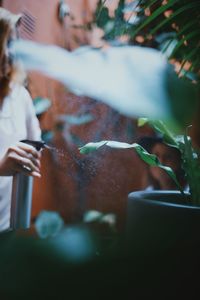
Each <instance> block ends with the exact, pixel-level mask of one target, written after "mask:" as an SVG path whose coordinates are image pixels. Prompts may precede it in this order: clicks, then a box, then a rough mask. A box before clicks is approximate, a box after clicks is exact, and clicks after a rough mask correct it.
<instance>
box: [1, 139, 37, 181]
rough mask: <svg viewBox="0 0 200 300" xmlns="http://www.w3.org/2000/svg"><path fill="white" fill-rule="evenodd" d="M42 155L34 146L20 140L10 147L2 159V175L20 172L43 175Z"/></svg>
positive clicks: (35, 175)
mask: <svg viewBox="0 0 200 300" xmlns="http://www.w3.org/2000/svg"><path fill="white" fill-rule="evenodd" d="M40 157H41V153H40V152H39V151H37V150H36V149H35V148H34V147H33V146H31V145H28V144H25V143H22V142H18V143H17V144H15V145H14V146H11V147H9V148H8V150H7V152H6V154H5V155H4V157H3V158H2V159H1V160H0V176H12V175H14V174H16V173H18V172H19V173H23V174H25V175H29V176H34V177H41V174H40Z"/></svg>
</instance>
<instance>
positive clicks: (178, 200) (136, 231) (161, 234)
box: [126, 191, 200, 256]
mask: <svg viewBox="0 0 200 300" xmlns="http://www.w3.org/2000/svg"><path fill="white" fill-rule="evenodd" d="M188 198H189V194H188ZM187 203H188V199H186V198H183V197H182V195H181V193H180V192H178V191H152V192H147V191H138V192H132V193H130V194H129V195H128V211H127V227H126V238H127V244H128V249H129V250H130V251H133V250H134V252H137V251H138V253H143V254H145V255H146V254H148V253H157V254H163V253H174V252H177V251H180V253H182V254H183V256H184V254H187V255H188V254H189V253H190V254H191V255H195V252H198V253H200V252H199V246H200V207H197V206H192V205H191V204H187ZM198 255H199V254H198Z"/></svg>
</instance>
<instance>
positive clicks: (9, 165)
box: [0, 8, 41, 231]
mask: <svg viewBox="0 0 200 300" xmlns="http://www.w3.org/2000/svg"><path fill="white" fill-rule="evenodd" d="M20 17H21V16H20V15H14V14H12V13H10V12H9V11H7V10H5V9H3V8H0V176H1V177H0V231H2V230H5V229H8V228H9V226H10V206H11V191H12V179H13V175H14V174H16V173H17V172H21V173H23V174H26V175H28V176H35V177H40V176H41V175H40V153H39V152H38V151H36V149H35V148H34V147H32V146H31V145H27V144H25V143H22V142H20V140H23V139H31V140H40V139H41V131H40V127H39V122H38V119H37V117H36V115H35V110H34V106H33V102H32V99H31V97H30V95H29V93H28V91H27V90H26V89H25V88H24V87H23V85H22V82H21V83H20V81H21V79H22V78H21V75H22V73H21V71H20V70H19V68H18V67H17V65H16V64H15V63H14V61H13V59H12V55H11V53H10V51H9V45H10V42H11V41H12V40H13V39H16V38H17V30H18V25H19V21H20Z"/></svg>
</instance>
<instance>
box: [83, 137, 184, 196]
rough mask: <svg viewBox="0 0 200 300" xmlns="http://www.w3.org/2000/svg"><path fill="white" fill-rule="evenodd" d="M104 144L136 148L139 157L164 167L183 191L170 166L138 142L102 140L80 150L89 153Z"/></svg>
mask: <svg viewBox="0 0 200 300" xmlns="http://www.w3.org/2000/svg"><path fill="white" fill-rule="evenodd" d="M103 146H108V147H110V148H114V149H134V150H135V151H136V153H137V154H138V155H139V157H140V158H141V159H142V160H143V161H144V162H146V163H147V164H148V165H150V166H154V167H159V168H161V169H163V170H164V171H165V172H166V173H167V174H168V175H169V176H170V177H171V178H172V180H173V181H174V182H175V183H176V185H177V187H178V189H179V190H180V191H181V192H182V193H183V189H182V188H181V186H180V184H179V182H178V180H177V178H176V175H175V173H174V171H173V170H172V169H171V168H170V167H168V166H164V165H162V164H161V163H160V161H159V160H158V158H157V157H156V155H154V154H150V153H148V152H147V151H146V150H145V149H144V148H143V147H141V146H140V145H139V144H137V143H133V144H128V143H122V142H117V141H101V142H97V143H88V144H86V145H84V146H83V147H80V148H79V150H80V153H82V154H88V153H91V152H93V151H96V150H98V149H99V148H101V147H103Z"/></svg>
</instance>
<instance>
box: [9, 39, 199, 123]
mask: <svg viewBox="0 0 200 300" xmlns="http://www.w3.org/2000/svg"><path fill="white" fill-rule="evenodd" d="M14 45H15V46H14V48H15V51H16V55H18V57H19V58H20V59H22V60H23V63H24V65H25V67H26V69H28V70H37V71H40V72H42V73H43V74H46V75H47V76H49V77H53V78H55V79H57V80H59V81H61V82H62V83H63V84H65V85H66V86H67V87H68V88H69V89H70V90H71V91H72V92H74V93H75V94H77V95H84V96H88V97H91V98H94V99H96V100H99V101H102V102H104V103H106V104H107V105H109V106H111V107H112V108H114V109H116V110H117V111H119V112H120V113H121V114H124V115H126V116H129V117H146V116H147V117H149V118H154V119H158V118H159V119H160V118H163V119H165V120H167V119H168V120H169V119H174V121H177V122H178V121H180V123H181V124H184V125H185V124H187V122H188V120H189V121H190V122H191V119H192V117H193V113H194V110H195V107H196V106H195V101H196V98H197V97H196V95H195V94H194V92H193V91H194V89H195V87H194V86H193V85H191V86H188V84H187V83H185V82H184V81H182V80H180V79H178V78H177V76H176V74H175V72H174V70H173V69H172V67H171V66H170V65H169V64H168V63H167V61H166V59H165V58H164V57H163V56H162V55H161V54H160V52H159V51H157V50H154V49H152V48H144V47H132V46H124V47H110V48H108V49H106V50H100V49H93V48H91V47H86V48H85V47H82V48H79V49H78V50H76V51H74V52H69V51H66V50H64V49H61V48H59V47H56V46H44V45H40V44H37V43H33V42H28V41H18V42H16V43H15V44H14ZM55 57H56V60H55ZM188 96H189V98H190V103H189V105H188ZM180 102H181V109H180Z"/></svg>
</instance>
